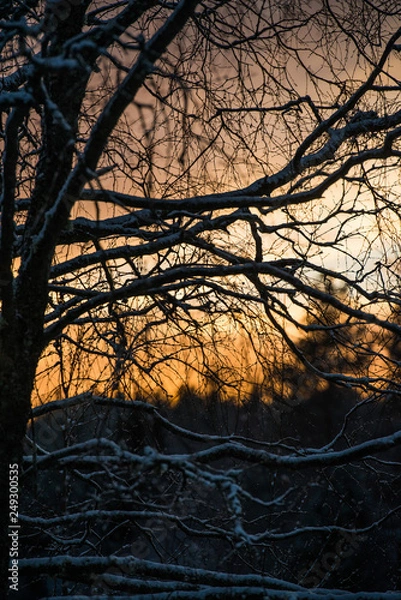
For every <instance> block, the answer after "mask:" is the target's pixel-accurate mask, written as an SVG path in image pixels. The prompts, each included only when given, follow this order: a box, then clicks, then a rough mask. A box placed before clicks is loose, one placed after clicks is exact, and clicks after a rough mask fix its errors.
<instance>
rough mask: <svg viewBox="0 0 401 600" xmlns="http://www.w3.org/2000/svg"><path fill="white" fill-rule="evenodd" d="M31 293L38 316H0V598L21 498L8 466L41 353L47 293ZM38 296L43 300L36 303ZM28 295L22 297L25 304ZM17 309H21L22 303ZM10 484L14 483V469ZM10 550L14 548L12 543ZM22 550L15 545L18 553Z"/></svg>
mask: <svg viewBox="0 0 401 600" xmlns="http://www.w3.org/2000/svg"><path fill="white" fill-rule="evenodd" d="M45 289H46V288H45ZM32 296H36V298H35V300H36V304H37V306H36V310H37V316H38V319H36V320H35V316H36V315H35V314H34V313H35V311H34V310H31V312H30V318H29V317H28V316H27V315H28V314H29V313H26V316H25V318H24V317H23V316H22V315H21V313H20V312H19V311H18V310H15V312H14V317H13V316H12V315H11V311H10V312H9V314H8V315H7V317H9V319H8V321H6V320H5V318H4V316H2V317H0V318H1V319H2V321H1V323H0V482H1V485H0V598H6V597H7V593H8V590H9V589H10V587H9V586H10V583H12V582H11V581H10V579H9V575H10V571H9V570H8V569H9V562H10V558H14V559H15V558H17V555H16V554H15V553H14V555H13V556H12V557H11V556H10V543H11V541H12V539H13V538H12V536H11V533H12V532H16V531H17V528H16V527H13V526H14V525H18V522H15V521H18V519H15V515H14V514H13V515H10V511H11V510H12V511H13V513H15V512H17V510H18V508H17V504H16V500H19V499H20V498H16V497H15V495H14V496H13V498H12V501H11V502H10V466H11V465H15V464H18V465H19V464H20V462H21V458H22V447H23V446H22V445H23V440H24V436H25V431H26V425H27V421H28V417H29V413H30V405H31V393H32V388H33V383H34V378H35V372H36V367H37V363H38V360H39V356H40V353H41V336H42V324H43V314H44V308H43V306H44V303H43V298H44V297H46V293H43V292H42V294H41V295H40V294H39V292H38V291H37V290H35V288H34V287H33V288H31V291H30V294H29V297H30V298H32ZM40 296H42V301H41V302H39V303H38V300H39V299H40ZM29 297H27V298H26V299H25V303H24V304H25V306H26V307H27V306H28V302H29ZM38 304H39V305H38ZM16 305H18V303H16ZM20 308H21V309H22V310H23V306H20ZM6 312H7V311H6ZM3 315H4V312H3ZM13 483H14V485H15V483H16V477H15V469H14V471H13ZM13 492H15V489H13ZM20 493H21V492H19V494H18V496H19V495H20ZM15 537H16V536H14V538H15ZM13 550H17V547H16V545H15V543H14V546H13ZM21 550H22V549H21V547H18V555H19V553H20V551H21ZM11 597H12V595H11Z"/></svg>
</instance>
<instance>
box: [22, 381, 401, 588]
mask: <svg viewBox="0 0 401 600" xmlns="http://www.w3.org/2000/svg"><path fill="white" fill-rule="evenodd" d="M114 402H115V404H119V407H117V406H110V405H109V406H107V405H105V404H102V403H101V402H100V401H99V402H97V401H96V399H93V398H92V400H91V401H87V402H81V403H79V404H78V405H75V406H71V407H70V408H67V409H65V410H61V409H57V410H55V411H49V412H48V413H47V414H46V415H45V416H41V417H38V418H37V419H36V420H35V422H34V424H33V427H32V425H31V428H30V432H29V438H30V439H31V440H34V441H33V442H31V443H29V441H28V440H27V448H26V450H27V456H26V462H25V472H24V484H25V485H26V486H27V487H26V489H29V490H30V492H29V494H28V493H27V494H26V495H25V496H24V498H23V506H22V507H21V513H22V515H23V516H22V524H23V531H24V535H23V536H22V539H21V544H22V548H23V553H24V556H26V557H38V556H49V555H50V556H54V555H58V554H60V555H64V554H66V553H67V551H68V553H69V554H70V555H71V556H85V554H86V553H87V552H88V551H89V550H90V551H91V552H93V551H94V550H95V551H96V554H97V555H98V556H109V555H110V554H115V555H117V556H128V555H131V556H136V557H137V558H139V559H145V560H154V561H156V562H160V563H165V564H175V565H186V566H189V567H196V568H204V569H212V570H217V571H220V570H227V571H229V572H232V573H247V572H249V565H252V571H253V572H255V573H259V574H264V575H269V576H274V577H277V578H283V579H286V580H287V581H292V582H294V583H299V584H301V585H304V586H305V587H328V588H340V589H348V590H351V591H358V590H366V591H369V590H370V591H373V590H377V591H386V590H396V589H399V587H400V585H401V578H400V572H399V569H398V566H399V559H400V548H401V527H400V520H399V510H398V509H399V506H398V505H399V499H400V490H401V469H400V464H401V463H400V461H401V456H400V451H399V449H397V448H396V449H395V450H389V451H387V452H382V453H378V454H376V455H372V456H369V457H368V458H367V459H364V460H362V461H357V462H350V463H349V464H345V465H339V466H324V465H322V466H318V467H316V468H307V469H288V468H285V467H281V466H280V467H267V466H264V465H262V464H247V462H246V461H241V460H238V461H236V460H233V459H232V458H222V459H220V460H218V461H216V462H215V463H214V464H213V465H212V469H211V470H210V472H209V474H211V476H212V477H213V476H214V475H216V474H219V473H222V472H228V471H229V469H236V470H237V473H236V475H235V477H236V481H237V483H238V486H240V487H241V490H243V494H242V496H241V498H242V523H243V526H244V528H245V529H246V531H247V533H248V534H249V535H250V536H253V537H252V539H251V538H249V540H248V543H244V541H243V542H242V543H235V536H234V535H233V534H232V531H231V529H232V528H233V521H232V518H231V517H232V515H230V514H229V510H228V508H227V497H226V495H225V493H224V490H222V489H221V488H220V487H219V484H216V485H215V484H214V483H213V482H212V483H211V484H210V485H208V483H207V481H206V480H205V479H204V480H202V477H200V478H199V479H197V478H196V477H191V474H190V473H189V471H188V469H187V470H185V469H183V468H181V467H180V466H179V465H174V464H171V463H170V464H169V463H168V462H166V463H165V464H164V466H162V467H160V464H159V466H158V467H157V466H155V464H153V465H152V463H149V464H148V466H146V465H145V464H142V465H141V464H140V462H138V464H136V465H132V464H131V465H130V464H129V463H127V462H125V461H124V459H123V458H121V461H120V463H119V462H118V461H117V467H116V466H114V472H113V473H111V472H109V465H108V464H107V460H106V459H105V455H106V454H107V455H108V454H110V453H111V454H112V453H113V451H110V449H108V451H104V450H102V449H101V448H98V449H95V448H94V447H91V448H89V446H88V448H87V449H86V450H84V451H83V453H82V454H81V455H80V450H79V444H81V445H82V444H83V443H84V442H85V441H87V440H91V439H102V438H106V439H107V440H110V441H114V442H116V443H117V444H119V447H120V448H122V449H123V450H124V451H127V452H130V453H132V455H134V456H136V457H138V461H140V460H141V459H142V461H145V459H146V458H147V457H150V456H152V452H156V453H157V454H158V455H163V456H171V455H173V456H188V455H189V454H192V455H193V454H194V453H196V452H197V451H200V450H204V449H207V448H211V447H213V446H214V445H215V443H216V442H215V440H214V439H213V436H215V435H216V436H220V442H224V439H226V438H227V437H229V436H231V441H234V440H237V441H238V443H241V442H242V440H243V439H244V438H247V443H248V447H251V448H254V449H261V448H264V449H267V450H269V451H273V452H274V453H275V454H277V455H279V456H280V455H282V456H286V455H288V454H295V455H296V456H302V455H303V453H304V452H305V451H306V449H309V450H308V451H309V452H310V451H311V449H312V448H315V449H317V448H321V447H325V446H326V445H327V444H331V448H330V450H333V451H335V450H343V449H346V448H347V447H350V446H351V445H355V444H358V443H361V442H363V441H366V440H369V439H372V438H375V437H378V436H386V435H390V434H391V433H393V432H394V431H396V430H397V429H399V428H400V424H401V411H400V409H399V402H397V401H396V400H394V399H389V400H386V401H382V402H377V401H372V400H362V399H361V398H360V397H358V395H357V394H356V393H355V392H352V391H349V390H346V389H344V388H341V387H338V386H335V385H328V386H327V387H326V389H324V390H321V391H316V392H313V393H311V394H310V396H309V397H308V398H304V399H303V400H302V401H301V402H299V401H298V400H297V399H296V397H294V398H289V399H287V401H286V402H285V403H284V401H283V400H280V399H276V400H275V401H273V402H270V403H266V402H265V401H264V400H263V399H262V397H261V394H260V393H259V391H258V389H257V388H255V390H254V392H253V393H252V395H251V396H250V397H249V398H248V399H246V400H245V401H244V402H243V403H239V402H237V401H230V400H224V401H223V400H221V399H220V397H219V394H218V393H217V392H214V393H211V394H210V395H209V396H201V395H197V394H196V393H195V392H194V391H191V390H188V389H187V390H182V393H181V395H180V398H179V400H178V401H177V402H176V403H175V404H174V405H172V406H168V405H166V404H163V403H159V404H157V403H156V405H155V406H156V409H154V408H151V409H150V405H146V404H145V403H141V402H140V399H138V400H137V401H136V403H135V404H134V405H133V404H132V403H130V402H126V404H125V405H124V406H123V404H122V403H121V402H119V401H118V400H115V401H114ZM156 411H157V412H156ZM158 415H160V416H161V418H159V417H158ZM169 424H170V425H171V424H172V427H171V426H170V425H169ZM179 428H182V429H185V430H190V431H193V432H196V433H197V434H198V438H199V439H191V437H188V436H187V435H186V434H185V432H183V431H182V429H179ZM200 434H204V436H203V439H202V436H201V435H200ZM32 444H33V448H34V449H35V453H36V458H35V454H33V452H32ZM63 449H66V453H65V456H70V457H72V458H71V462H64V463H63V459H61V460H60V456H61V455H59V456H58V459H59V462H57V461H56V457H55V460H54V461H53V460H51V459H49V456H51V455H52V453H53V454H54V452H55V451H56V450H60V451H61V452H62V450H63ZM326 450H327V449H326ZM330 450H328V451H330ZM88 455H93V456H95V457H97V468H95V467H94V466H93V464H90V463H89V464H88V465H85V462H82V461H80V460H79V456H81V458H82V456H88ZM46 456H47V457H48V460H47V462H46ZM74 456H75V457H78V458H76V460H74ZM41 461H42V462H41ZM96 511H99V512H98V513H96ZM101 511H115V512H114V513H113V514H112V515H111V513H110V516H109V517H106V516H105V513H102V512H101ZM119 511H120V512H119ZM124 511H128V512H124ZM129 511H134V513H132V514H129ZM68 515H75V516H72V517H68ZM63 516H67V518H66V519H65V520H63V519H62V518H60V517H63ZM49 518H50V521H48V522H46V519H49ZM35 519H36V521H35ZM291 531H292V532H294V531H298V533H296V534H295V535H294V534H293V533H292V534H289V535H288V536H286V533H288V532H291ZM237 542H238V541H237ZM373 565H374V568H372V567H373ZM110 573H111V574H113V573H114V574H116V572H114V571H113V570H112V571H111V572H109V573H108V575H109V576H110ZM106 575H107V573H106ZM29 579H30V578H29V577H28V580H29ZM31 579H32V578H31ZM34 579H35V580H36V579H38V583H37V585H38V586H39V587H38V590H40V591H39V592H38V594H39V597H40V594H42V595H44V594H48V593H58V594H61V593H67V592H68V594H72V593H73V592H75V593H78V592H83V593H88V591H89V592H91V593H94V592H95V591H96V590H97V591H102V592H105V591H110V590H112V589H114V588H113V585H114V584H113V579H112V578H111V579H110V577H109V580H108V579H107V577H106V578H104V577H103V578H98V577H96V576H95V575H94V576H93V577H92V578H91V579H90V581H89V582H88V578H87V577H86V578H85V577H84V578H82V579H81V580H80V581H79V578H78V581H75V582H72V581H68V577H67V578H57V577H50V576H46V575H43V576H42V577H41V578H40V577H39V578H34ZM63 579H64V580H63ZM39 581H40V583H39ZM29 584H30V585H32V581H30V582H29ZM29 589H32V588H29ZM138 589H139V588H138ZM23 593H24V592H23ZM30 593H31V594H32V593H33V592H30ZM24 597H25V596H24ZM32 597H34V596H32Z"/></svg>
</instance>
